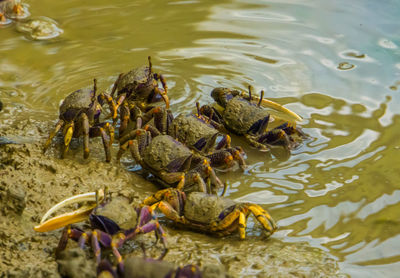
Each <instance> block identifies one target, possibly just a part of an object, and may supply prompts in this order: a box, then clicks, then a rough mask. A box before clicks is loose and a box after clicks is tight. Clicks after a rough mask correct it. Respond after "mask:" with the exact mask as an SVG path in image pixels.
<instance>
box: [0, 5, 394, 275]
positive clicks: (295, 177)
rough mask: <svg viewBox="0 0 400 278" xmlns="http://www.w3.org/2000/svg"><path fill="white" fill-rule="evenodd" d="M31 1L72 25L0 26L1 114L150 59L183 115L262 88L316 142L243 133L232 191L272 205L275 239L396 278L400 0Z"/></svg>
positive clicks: (103, 82)
mask: <svg viewBox="0 0 400 278" xmlns="http://www.w3.org/2000/svg"><path fill="white" fill-rule="evenodd" d="M28 4H29V5H30V7H29V10H30V13H31V15H32V16H46V17H49V18H52V19H54V20H55V21H57V22H58V23H59V27H60V28H62V29H63V30H64V33H63V34H62V35H61V36H60V37H59V38H56V39H53V40H50V41H31V40H29V39H26V38H25V37H24V35H23V34H21V33H18V32H17V31H16V26H15V24H12V25H9V26H5V27H2V28H0V33H1V40H0V69H1V70H0V99H1V100H2V101H3V102H4V105H5V108H4V110H5V112H2V113H3V115H7V116H9V115H12V114H13V113H14V112H16V111H18V110H22V111H25V112H24V113H27V115H28V116H29V117H33V118H35V119H37V120H43V121H54V120H55V119H56V118H57V113H58V105H59V102H60V101H61V100H62V99H63V98H64V97H65V96H66V95H67V94H68V93H70V92H71V91H73V90H75V89H77V88H80V87H83V86H86V85H90V84H91V82H92V81H91V80H92V79H93V78H95V77H96V78H98V79H99V86H100V88H101V89H109V88H110V86H111V84H112V83H113V81H114V80H115V79H116V77H117V76H118V74H119V73H120V72H127V71H128V70H130V69H131V68H133V67H136V66H139V65H142V64H145V63H146V62H147V56H148V55H151V56H152V59H153V65H154V68H155V70H156V71H158V72H160V73H163V74H164V75H165V76H166V78H167V83H168V87H169V89H170V91H169V95H170V98H171V100H172V109H173V111H174V112H175V114H178V113H180V112H188V111H191V110H192V109H193V108H194V105H195V102H196V101H200V102H201V103H202V104H203V103H207V102H211V101H212V99H211V97H210V95H209V93H210V91H211V89H212V88H213V87H216V86H227V87H236V88H241V89H245V88H246V87H247V85H248V84H251V85H253V86H254V88H255V89H256V90H257V91H259V90H261V89H266V96H267V97H268V98H271V99H273V100H275V101H278V102H280V103H282V104H285V106H286V107H288V108H290V109H292V110H294V111H295V112H297V113H298V114H300V115H301V116H302V117H303V118H304V121H303V122H302V123H301V125H302V127H303V128H304V131H305V132H306V133H308V134H309V135H310V136H311V139H309V140H308V141H306V142H305V143H304V145H303V146H302V147H301V148H299V149H297V150H295V151H294V152H293V153H292V155H291V156H290V158H288V159H285V158H283V157H280V159H276V158H273V159H270V158H269V157H267V156H265V157H263V156H262V155H261V154H260V153H259V152H257V151H255V150H251V149H250V148H249V147H247V146H246V144H245V143H244V142H242V141H241V140H240V139H237V138H235V139H236V141H237V143H241V144H242V145H244V146H245V147H246V150H247V152H248V164H249V168H248V170H247V171H246V172H245V174H244V175H243V174H242V173H237V172H235V173H229V174H221V177H222V179H224V180H226V181H227V182H228V183H229V185H230V189H229V192H228V195H230V197H231V198H234V199H236V200H240V201H250V202H256V203H259V204H261V205H262V206H263V207H265V208H268V210H269V212H270V213H271V214H272V215H273V216H274V218H275V219H277V220H278V224H279V226H280V230H279V232H277V233H276V234H275V235H274V237H276V238H279V239H282V240H284V241H287V242H293V241H308V242H309V243H311V244H312V245H313V246H315V247H319V248H322V249H324V250H326V251H328V252H329V253H330V254H332V256H334V257H336V258H337V259H338V260H339V262H340V266H341V270H342V271H343V272H344V273H347V274H350V275H352V276H354V277H358V276H363V277H375V276H376V275H382V276H383V275H384V276H386V277H389V276H396V275H397V271H398V269H399V268H400V240H399V239H400V218H399V215H398V211H399V209H400V203H399V202H400V190H399V189H398V185H397V182H398V181H399V177H400V174H399V173H400V172H399V169H398V165H400V158H399V157H400V156H399V155H400V143H399V140H398V138H399V136H400V130H399V128H398V127H399V125H400V116H399V114H398V113H397V111H398V107H399V105H400V48H399V47H400V36H399V33H398V30H399V29H400V28H399V27H400V23H399V21H398V15H399V12H400V4H399V3H398V2H397V1H385V3H384V4H382V3H378V2H377V1H372V0H368V1H361V0H355V1H351V3H349V2H348V1H342V0H340V1H334V2H332V3H328V2H326V1H279V0H275V1H218V2H216V1H169V2H167V1H125V0H118V1H113V2H112V3H110V1H104V0H101V1H96V4H95V5H93V4H92V3H91V2H82V1H76V0H75V1H67V2H57V1H49V0H46V1H40V2H39V1H37V0H32V1H29V2H28ZM0 115H1V114H0ZM5 123H6V122H5ZM396 126H397V128H396ZM0 127H1V126H0ZM32 136H33V137H34V136H35V135H34V134H32ZM37 139H38V140H39V139H40V140H43V138H37ZM250 226H251V224H250ZM254 233H259V230H254ZM250 234H251V233H250Z"/></svg>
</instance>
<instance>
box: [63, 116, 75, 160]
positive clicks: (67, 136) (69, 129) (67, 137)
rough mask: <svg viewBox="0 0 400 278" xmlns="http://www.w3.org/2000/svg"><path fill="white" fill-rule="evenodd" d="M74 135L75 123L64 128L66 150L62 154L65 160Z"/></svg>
mask: <svg viewBox="0 0 400 278" xmlns="http://www.w3.org/2000/svg"><path fill="white" fill-rule="evenodd" d="M73 134H74V122H71V123H69V124H68V125H65V126H64V130H63V135H64V149H63V152H62V154H61V157H62V158H64V157H65V154H66V153H67V151H68V148H69V143H71V139H72V136H73Z"/></svg>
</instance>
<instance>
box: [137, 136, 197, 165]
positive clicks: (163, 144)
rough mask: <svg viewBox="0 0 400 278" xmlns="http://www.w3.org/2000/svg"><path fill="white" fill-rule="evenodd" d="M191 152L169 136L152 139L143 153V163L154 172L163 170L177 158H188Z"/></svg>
mask: <svg viewBox="0 0 400 278" xmlns="http://www.w3.org/2000/svg"><path fill="white" fill-rule="evenodd" d="M190 155H192V152H191V151H190V150H189V149H188V148H187V147H186V146H185V145H183V144H182V143H180V142H178V141H176V140H175V139H173V138H172V137H171V136H169V135H159V136H156V137H154V138H153V139H152V140H151V142H150V144H149V145H148V146H147V147H146V149H145V150H144V153H143V159H144V161H145V163H146V164H147V165H148V166H149V167H151V168H152V169H154V170H155V171H161V170H164V169H165V168H166V167H167V165H168V164H170V163H171V162H172V161H174V160H175V159H177V158H182V157H188V156H190Z"/></svg>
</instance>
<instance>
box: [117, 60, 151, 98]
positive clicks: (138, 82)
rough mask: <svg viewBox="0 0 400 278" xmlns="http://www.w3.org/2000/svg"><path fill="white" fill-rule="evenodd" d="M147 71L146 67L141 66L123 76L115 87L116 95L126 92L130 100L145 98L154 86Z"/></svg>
mask: <svg viewBox="0 0 400 278" xmlns="http://www.w3.org/2000/svg"><path fill="white" fill-rule="evenodd" d="M149 70H150V68H149V67H148V66H141V67H138V68H134V69H133V70H131V71H130V72H128V73H126V74H124V75H123V76H122V77H121V80H120V81H119V82H118V85H117V90H118V94H121V93H124V92H126V93H128V95H129V96H128V97H129V99H132V100H136V99H141V98H147V97H148V96H149V95H150V94H151V93H152V91H153V89H154V88H155V86H156V83H155V82H154V76H153V74H151V73H150V72H149Z"/></svg>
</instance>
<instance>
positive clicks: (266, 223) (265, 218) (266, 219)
mask: <svg viewBox="0 0 400 278" xmlns="http://www.w3.org/2000/svg"><path fill="white" fill-rule="evenodd" d="M248 209H249V210H250V211H251V212H252V213H253V214H254V216H255V217H256V218H257V220H258V222H260V223H261V225H263V227H264V229H265V230H267V231H268V232H269V233H270V234H273V233H274V232H275V230H276V229H277V228H278V227H277V226H276V224H275V221H274V220H273V219H272V217H271V215H269V213H268V212H266V211H265V210H264V209H263V208H262V207H260V206H259V205H255V204H249V205H248Z"/></svg>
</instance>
